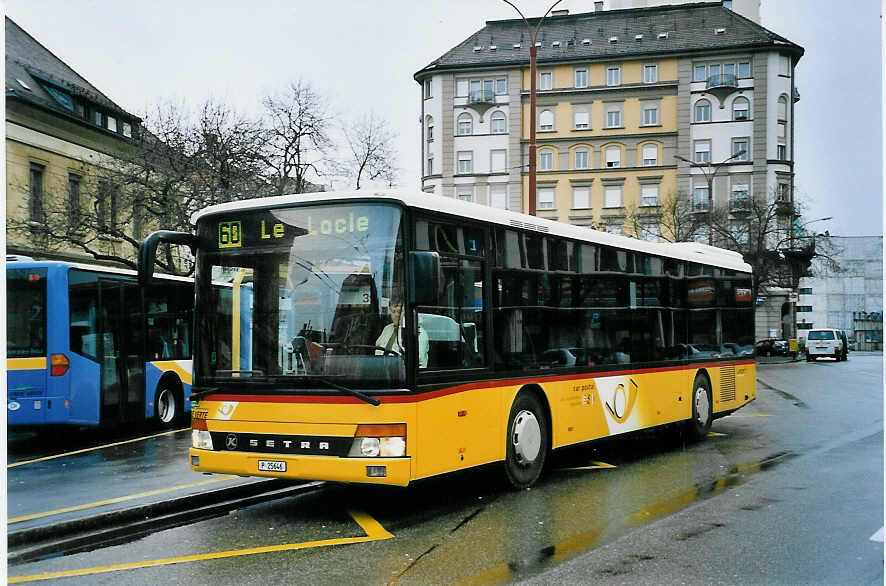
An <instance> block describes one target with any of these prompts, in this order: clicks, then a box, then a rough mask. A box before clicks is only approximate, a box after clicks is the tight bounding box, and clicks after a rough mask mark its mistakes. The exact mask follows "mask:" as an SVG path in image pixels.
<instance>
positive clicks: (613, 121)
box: [606, 105, 621, 128]
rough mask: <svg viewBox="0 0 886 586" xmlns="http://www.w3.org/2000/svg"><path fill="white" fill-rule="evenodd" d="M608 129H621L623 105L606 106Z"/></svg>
mask: <svg viewBox="0 0 886 586" xmlns="http://www.w3.org/2000/svg"><path fill="white" fill-rule="evenodd" d="M606 128H621V105H618V106H614V105H610V106H606Z"/></svg>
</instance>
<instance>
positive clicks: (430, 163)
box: [428, 157, 434, 175]
mask: <svg viewBox="0 0 886 586" xmlns="http://www.w3.org/2000/svg"><path fill="white" fill-rule="evenodd" d="M433 174H434V157H428V175H433Z"/></svg>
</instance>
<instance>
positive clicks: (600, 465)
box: [560, 462, 616, 470]
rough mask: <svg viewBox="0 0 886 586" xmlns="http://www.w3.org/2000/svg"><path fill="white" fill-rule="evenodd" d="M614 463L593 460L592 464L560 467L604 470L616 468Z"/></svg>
mask: <svg viewBox="0 0 886 586" xmlns="http://www.w3.org/2000/svg"><path fill="white" fill-rule="evenodd" d="M615 467H616V466H613V465H612V464H607V463H606V462H591V465H590V466H577V467H575V468H560V470H604V469H606V468H615Z"/></svg>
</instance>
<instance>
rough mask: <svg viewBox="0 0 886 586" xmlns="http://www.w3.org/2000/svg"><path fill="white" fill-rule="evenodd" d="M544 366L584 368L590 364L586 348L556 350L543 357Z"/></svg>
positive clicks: (543, 354) (544, 354)
mask: <svg viewBox="0 0 886 586" xmlns="http://www.w3.org/2000/svg"><path fill="white" fill-rule="evenodd" d="M539 363H540V364H541V365H542V366H575V365H576V364H577V365H579V366H584V365H585V364H587V363H588V361H587V359H586V358H585V351H584V348H554V349H551V350H546V351H545V352H544V353H542V355H541V359H540V360H539Z"/></svg>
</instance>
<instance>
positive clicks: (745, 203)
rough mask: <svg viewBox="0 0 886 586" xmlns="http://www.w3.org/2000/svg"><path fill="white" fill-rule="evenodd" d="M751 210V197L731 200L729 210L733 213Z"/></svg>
mask: <svg viewBox="0 0 886 586" xmlns="http://www.w3.org/2000/svg"><path fill="white" fill-rule="evenodd" d="M750 209H751V199H750V198H749V197H733V198H732V199H731V200H729V210H730V211H733V212H747V211H750Z"/></svg>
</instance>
